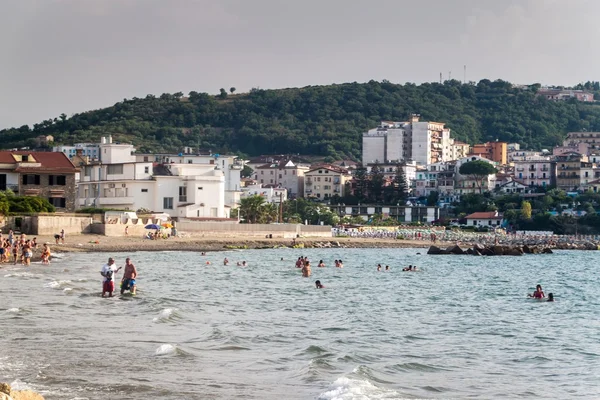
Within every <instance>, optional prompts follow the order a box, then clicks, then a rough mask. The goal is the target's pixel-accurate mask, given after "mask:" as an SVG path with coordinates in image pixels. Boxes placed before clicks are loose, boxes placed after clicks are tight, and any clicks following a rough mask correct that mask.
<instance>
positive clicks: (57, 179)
mask: <svg viewBox="0 0 600 400" xmlns="http://www.w3.org/2000/svg"><path fill="white" fill-rule="evenodd" d="M66 184H67V177H66V176H65V175H48V185H50V186H65V185H66Z"/></svg>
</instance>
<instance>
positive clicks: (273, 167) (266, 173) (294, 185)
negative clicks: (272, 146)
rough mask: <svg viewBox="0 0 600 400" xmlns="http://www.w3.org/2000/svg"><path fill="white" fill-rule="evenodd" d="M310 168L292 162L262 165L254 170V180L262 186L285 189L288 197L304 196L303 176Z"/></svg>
mask: <svg viewBox="0 0 600 400" xmlns="http://www.w3.org/2000/svg"><path fill="white" fill-rule="evenodd" d="M309 169H310V168H309V167H305V166H303V165H298V164H295V163H294V162H293V161H291V160H288V161H285V160H284V161H280V162H278V163H268V164H263V165H260V166H258V167H256V168H255V169H254V176H253V178H254V180H255V181H256V183H260V184H263V185H275V186H278V187H281V188H285V189H287V193H288V197H290V198H295V197H301V196H302V195H303V194H304V174H305V173H306V172H308V170H309Z"/></svg>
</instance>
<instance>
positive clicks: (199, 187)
mask: <svg viewBox="0 0 600 400" xmlns="http://www.w3.org/2000/svg"><path fill="white" fill-rule="evenodd" d="M261 182H262V181H261ZM198 190H202V186H198Z"/></svg>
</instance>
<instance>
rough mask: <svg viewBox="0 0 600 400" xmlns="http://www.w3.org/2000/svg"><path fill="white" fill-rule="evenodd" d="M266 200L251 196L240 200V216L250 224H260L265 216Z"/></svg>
mask: <svg viewBox="0 0 600 400" xmlns="http://www.w3.org/2000/svg"><path fill="white" fill-rule="evenodd" d="M264 205H265V199H264V197H262V196H258V195H256V196H249V197H245V198H243V199H241V200H240V216H241V217H242V218H243V219H244V221H246V222H247V223H249V224H256V223H257V222H259V220H260V219H261V217H262V216H263V214H264V210H263V206H264Z"/></svg>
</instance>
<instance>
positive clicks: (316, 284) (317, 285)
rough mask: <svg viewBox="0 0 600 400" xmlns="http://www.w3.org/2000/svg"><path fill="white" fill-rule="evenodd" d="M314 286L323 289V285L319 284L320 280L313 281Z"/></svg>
mask: <svg viewBox="0 0 600 400" xmlns="http://www.w3.org/2000/svg"><path fill="white" fill-rule="evenodd" d="M315 286H316V287H317V289H323V288H324V287H325V286H323V285H321V281H319V280H317V281H315Z"/></svg>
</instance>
